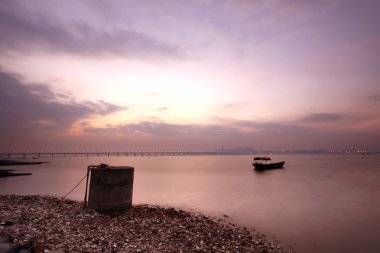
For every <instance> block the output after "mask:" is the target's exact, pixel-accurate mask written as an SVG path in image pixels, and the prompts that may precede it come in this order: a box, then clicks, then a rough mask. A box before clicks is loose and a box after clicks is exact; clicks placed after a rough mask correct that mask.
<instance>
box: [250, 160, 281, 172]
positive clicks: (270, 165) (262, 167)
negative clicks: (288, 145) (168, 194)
mask: <svg viewBox="0 0 380 253" xmlns="http://www.w3.org/2000/svg"><path fill="white" fill-rule="evenodd" d="M284 164H285V161H282V162H276V163H260V162H254V163H253V164H252V165H253V166H254V167H255V170H271V169H281V168H283V167H284Z"/></svg>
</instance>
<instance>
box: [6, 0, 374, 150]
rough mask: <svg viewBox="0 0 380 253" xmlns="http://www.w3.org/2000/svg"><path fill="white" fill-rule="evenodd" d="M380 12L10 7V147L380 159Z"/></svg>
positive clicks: (65, 4) (308, 5) (232, 3)
mask: <svg viewBox="0 0 380 253" xmlns="http://www.w3.org/2000/svg"><path fill="white" fill-rule="evenodd" d="M379 13H380V1H376V0H373V1H372V0H363V1H356V0H320V1H306V0H305V1H302V0H278V1H276V0H252V1H249V0H191V1H177V0H141V1H128V0H109V1H100V0H79V1H74V0H67V1H59V0H50V1H47V0H33V1H26V0H25V1H18V0H1V1H0V139H1V141H0V151H3V152H26V151H34V152H42V151H50V152H55V151H56V152H58V151H124V150H125V151H127V150H166V151H169V150H179V151H183V150H193V151H198V150H216V149H220V148H221V147H223V148H224V149H229V148H235V147H253V148H256V149H259V150H269V149H270V150H282V149H287V150H293V149H342V148H364V149H369V150H377V151H379V150H380V26H379V24H380V15H379Z"/></svg>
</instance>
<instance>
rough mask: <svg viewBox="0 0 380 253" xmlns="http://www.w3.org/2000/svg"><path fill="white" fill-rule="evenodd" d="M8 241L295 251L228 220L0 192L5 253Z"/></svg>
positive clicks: (110, 248)
mask: <svg viewBox="0 0 380 253" xmlns="http://www.w3.org/2000/svg"><path fill="white" fill-rule="evenodd" d="M7 237H9V238H8V239H7ZM1 240H2V241H3V243H1ZM8 242H10V243H11V245H13V246H12V247H13V248H11V249H15V247H16V245H19V246H20V245H29V248H31V250H30V251H24V252H60V253H62V252H91V253H92V252H262V253H264V252H268V253H269V252H273V253H274V252H290V250H289V249H285V248H283V247H280V246H279V245H277V244H274V243H272V242H270V241H268V240H267V239H266V238H265V236H264V235H262V234H259V233H253V232H250V231H248V230H247V229H246V228H240V227H237V226H235V225H232V224H230V223H227V222H226V221H225V220H221V219H219V220H217V219H214V218H210V217H207V216H204V215H200V214H191V213H189V212H185V211H182V210H176V209H173V208H162V207H158V206H149V205H135V206H133V209H132V211H131V212H130V213H129V214H124V215H121V216H117V217H110V216H107V215H102V214H98V213H96V212H95V211H93V210H91V209H85V208H83V204H82V203H81V202H77V201H71V200H63V199H59V198H56V197H50V196H15V195H0V246H1V245H2V247H0V253H2V248H3V252H7V251H6V250H5V249H4V248H5V247H4V245H6V244H7V243H8ZM30 245H32V246H30ZM8 251H9V252H11V251H10V250H9V249H8ZM13 252H21V251H13Z"/></svg>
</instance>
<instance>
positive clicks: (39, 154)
mask: <svg viewBox="0 0 380 253" xmlns="http://www.w3.org/2000/svg"><path fill="white" fill-rule="evenodd" d="M238 154H242V153H236V152H226V151H223V150H219V151H218V150H217V151H91V152H74V151H72V152H3V153H0V157H5V158H39V157H75V156H195V155H196V156H201V155H238Z"/></svg>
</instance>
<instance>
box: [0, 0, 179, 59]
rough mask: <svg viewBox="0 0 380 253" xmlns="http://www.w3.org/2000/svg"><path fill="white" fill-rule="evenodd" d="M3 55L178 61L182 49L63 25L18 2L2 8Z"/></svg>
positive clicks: (126, 33) (138, 36)
mask: <svg viewBox="0 0 380 253" xmlns="http://www.w3.org/2000/svg"><path fill="white" fill-rule="evenodd" d="M0 34H1V37H0V52H2V53H9V52H10V53H36V52H49V51H50V52H52V53H69V54H74V55H83V56H96V57H97V56H107V55H112V56H115V55H116V56H119V57H129V58H136V57H139V58H146V57H149V58H151V57H157V56H158V57H167V58H173V57H174V58H178V57H180V56H181V55H182V52H181V49H180V48H179V47H176V46H174V45H169V44H167V43H165V42H163V41H158V40H156V39H154V38H152V37H149V36H148V35H146V34H143V33H140V32H135V31H131V30H125V29H118V28H112V29H111V30H108V31H106V30H99V29H96V28H94V27H92V26H90V25H88V24H86V23H84V22H81V21H75V22H74V21H73V22H71V23H65V24H62V23H59V22H57V21H53V20H51V19H47V18H46V17H44V16H41V15H37V14H34V13H30V12H29V11H28V9H26V8H25V7H23V6H22V5H21V4H18V3H17V2H15V1H8V2H3V3H1V5H0Z"/></svg>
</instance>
